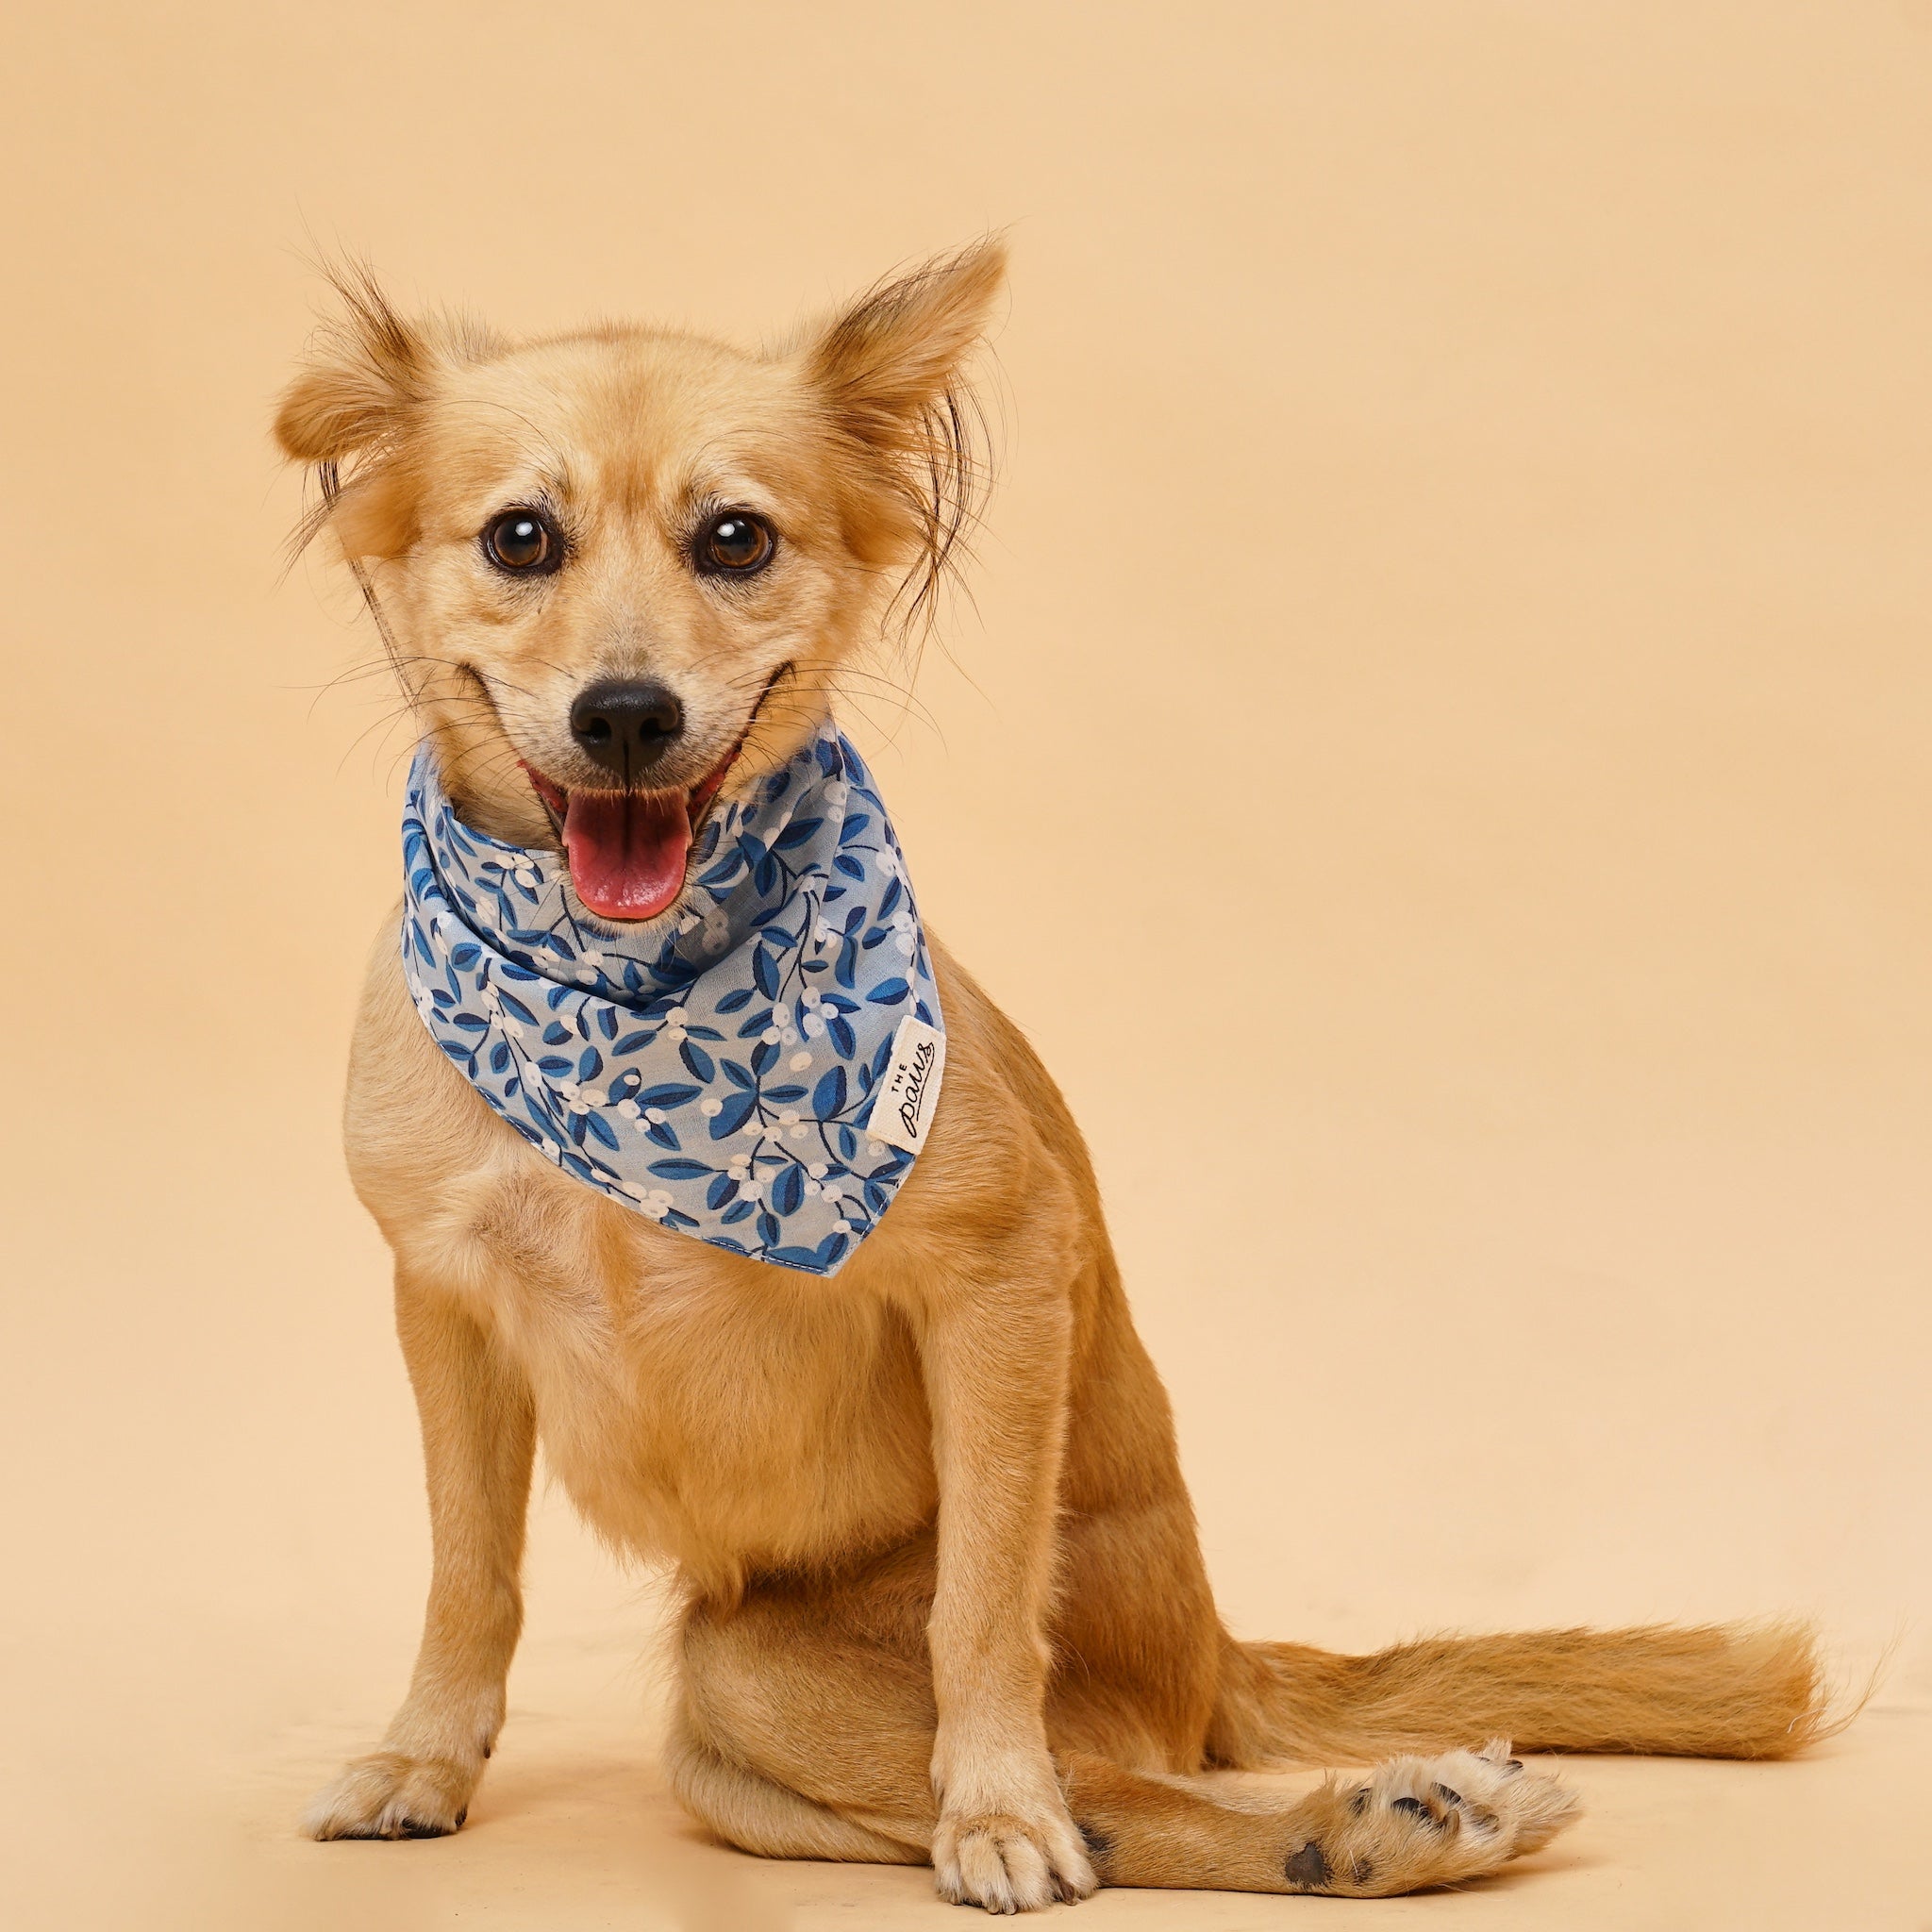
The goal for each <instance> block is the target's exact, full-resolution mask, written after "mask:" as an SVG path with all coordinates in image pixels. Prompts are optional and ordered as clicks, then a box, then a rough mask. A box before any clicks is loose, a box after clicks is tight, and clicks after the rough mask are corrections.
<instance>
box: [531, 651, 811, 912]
mask: <svg viewBox="0 0 1932 1932" xmlns="http://www.w3.org/2000/svg"><path fill="white" fill-rule="evenodd" d="M786 668H788V667H784V666H781V667H780V669H779V671H778V672H776V673H774V675H773V677H772V682H771V684H767V685H766V687H765V689H764V691H763V692H762V693H761V694H760V696H759V698H758V703H757V704H756V705H754V706H753V707H752V712H751V716H750V717H748V718H747V719H746V720H745V721H744V729H743V730H742V731H741V732H740V733H739V734H738V739H737V741H736V742H735V743H734V744H733V745H732V747H731V749H730V750H729V751H727V752H726V753H725V754H724V757H723V758H720V759H719V760H718V762H717V763H716V764H715V765H713V766H712V767H711V769H710V770H709V771H708V772H707V773H706V774H705V775H704V776H703V777H702V778H700V779H699V780H698V782H697V783H696V784H695V785H693V786H691V787H690V788H689V789H688V790H685V791H565V790H564V789H563V787H562V786H560V785H557V784H554V783H553V782H552V781H551V780H550V779H548V778H546V777H545V776H544V775H543V774H542V773H541V772H540V771H538V770H537V769H536V767H535V766H534V765H531V764H529V763H527V762H525V761H524V760H521V759H520V760H519V762H520V763H522V764H523V766H524V773H525V776H527V777H528V779H529V781H530V784H531V786H532V787H533V788H534V789H535V791H536V793H537V796H538V797H539V798H541V800H542V801H543V803H544V804H545V805H546V806H547V807H548V808H549V809H550V815H551V817H552V818H553V819H555V820H556V821H557V827H558V832H559V833H560V834H561V836H562V839H563V854H564V859H565V862H566V863H567V864H568V865H569V867H570V882H571V884H572V885H573V886H575V888H576V894H577V897H578V899H579V900H581V901H582V903H583V906H584V909H585V910H586V911H588V912H591V913H592V914H594V915H595V916H596V917H597V918H599V919H613V920H640V919H656V918H657V916H658V914H659V913H660V912H663V911H666V910H667V909H668V908H670V907H672V906H674V905H675V904H676V901H677V895H678V894H679V893H680V892H681V891H684V876H685V872H686V869H687V867H688V865H689V862H690V859H691V841H692V840H693V839H694V838H696V836H697V831H698V827H699V826H700V825H702V824H704V822H705V814H706V813H707V812H708V811H709V810H710V808H711V802H712V800H713V799H715V798H716V797H717V795H718V791H719V788H720V787H721V786H723V784H724V780H725V778H726V777H727V776H728V775H729V774H730V771H731V768H732V766H733V765H735V764H736V763H737V762H738V755H739V753H740V752H741V751H742V750H743V749H744V741H745V740H746V739H747V738H749V737H750V736H751V727H752V726H753V724H756V723H757V722H758V713H759V711H760V710H762V709H763V708H764V702H765V698H766V697H768V696H769V695H770V694H771V690H772V685H773V684H775V683H776V682H777V681H778V678H779V676H781V675H783V672H784V670H785V669H786Z"/></svg>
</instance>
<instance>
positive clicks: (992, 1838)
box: [932, 1802, 1100, 1912]
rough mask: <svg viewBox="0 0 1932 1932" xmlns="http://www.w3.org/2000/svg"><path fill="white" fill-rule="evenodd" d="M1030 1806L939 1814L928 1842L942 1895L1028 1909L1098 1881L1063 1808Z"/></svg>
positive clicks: (1079, 1895)
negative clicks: (1023, 1812) (1025, 1812)
mask: <svg viewBox="0 0 1932 1932" xmlns="http://www.w3.org/2000/svg"><path fill="white" fill-rule="evenodd" d="M1029 1810H1030V1815H1026V1816H1022V1815H1020V1814H1019V1813H1018V1812H1016V1811H1006V1810H1002V1811H971V1812H966V1811H954V1810H950V1809H949V1810H946V1811H944V1812H941V1816H940V1822H939V1828H938V1830H937V1831H935V1832H934V1834H933V1840H932V1865H933V1873H934V1876H935V1878H936V1880H937V1883H938V1887H939V1894H940V1896H941V1898H942V1899H944V1900H945V1901H946V1902H947V1903H948V1904H949V1905H956V1906H965V1905H972V1906H984V1907H986V1909H987V1910H988V1911H990V1912H1032V1911H1038V1910H1039V1909H1040V1908H1041V1907H1042V1906H1050V1905H1055V1904H1058V1903H1060V1902H1062V1901H1064V1902H1065V1903H1067V1904H1072V1903H1073V1902H1074V1901H1075V1900H1077V1899H1083V1898H1085V1897H1086V1896H1087V1895H1088V1893H1089V1892H1091V1891H1092V1890H1095V1889H1096V1887H1097V1886H1098V1885H1099V1883H1100V1881H1099V1880H1098V1879H1097V1878H1096V1877H1095V1876H1094V1875H1093V1867H1092V1865H1091V1863H1090V1862H1089V1861H1088V1857H1087V1851H1086V1847H1085V1846H1084V1845H1083V1844H1082V1843H1081V1840H1080V1833H1079V1831H1078V1829H1077V1828H1076V1827H1075V1825H1074V1821H1073V1819H1072V1818H1070V1817H1069V1816H1068V1815H1067V1808H1066V1807H1065V1805H1063V1804H1059V1803H1057V1802H1056V1803H1052V1804H1037V1805H1035V1806H1033V1807H1029Z"/></svg>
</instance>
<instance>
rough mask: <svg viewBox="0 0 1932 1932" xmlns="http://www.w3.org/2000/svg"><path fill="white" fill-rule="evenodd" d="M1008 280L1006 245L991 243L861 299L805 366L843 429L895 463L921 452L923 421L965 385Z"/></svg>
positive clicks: (818, 344)
mask: <svg viewBox="0 0 1932 1932" xmlns="http://www.w3.org/2000/svg"><path fill="white" fill-rule="evenodd" d="M1006 275H1007V249H1006V243H1005V242H1002V241H1001V240H1000V239H999V238H998V237H997V236H990V237H988V239H987V240H985V241H983V242H974V244H973V245H972V246H971V247H969V248H962V249H960V250H959V252H958V254H956V255H943V256H940V257H937V258H935V259H933V260H931V261H928V262H924V263H923V264H921V266H920V267H918V268H916V269H913V270H912V271H911V272H910V273H908V274H907V275H898V276H895V277H894V278H893V279H892V280H891V281H889V282H884V283H882V284H881V285H880V286H879V287H877V288H876V289H874V290H872V291H870V292H869V293H867V294H865V295H862V296H860V297H859V299H858V301H857V302H855V303H854V304H853V305H852V307H851V308H848V309H846V311H845V312H844V313H843V314H842V315H841V316H840V317H839V318H838V319H837V321H835V322H834V323H833V324H832V325H831V326H830V327H829V328H827V329H826V330H825V331H824V333H823V334H822V335H821V336H819V338H818V339H817V340H816V341H814V342H813V343H812V344H811V347H810V350H809V352H808V358H807V369H808V374H809V375H810V378H811V381H812V383H813V386H814V387H815V388H816V389H817V390H818V391H819V392H820V393H821V394H822V395H823V396H824V399H825V401H826V402H827V403H828V404H829V405H830V406H831V410H832V414H833V417H834V419H835V420H836V422H837V423H838V425H839V426H840V428H841V429H842V430H844V432H845V433H846V434H847V435H848V436H850V437H852V438H854V439H855V440H856V441H858V442H861V443H864V444H867V445H869V446H870V447H872V448H874V449H875V450H877V451H878V452H879V453H880V454H881V455H885V456H889V457H897V456H901V455H905V454H907V453H908V451H909V450H910V449H912V448H913V447H915V446H917V445H919V444H921V443H923V442H924V429H923V425H924V418H925V416H926V413H927V412H928V411H929V410H930V409H932V408H935V407H937V406H938V405H940V404H941V402H942V401H943V400H944V398H945V396H946V394H947V391H949V390H950V389H951V388H952V387H953V385H954V384H955V383H956V382H957V381H958V377H959V373H960V369H961V366H962V365H963V364H964V362H965V361H966V358H967V357H968V356H970V355H971V354H972V352H973V348H974V344H975V343H976V342H977V341H979V339H980V337H981V336H982V335H984V334H985V332H986V325H987V324H988V322H989V321H990V320H991V316H992V309H993V304H994V302H995V301H996V300H997V299H998V297H999V292H1000V289H1001V287H1002V285H1003V284H1004V283H1005V281H1006Z"/></svg>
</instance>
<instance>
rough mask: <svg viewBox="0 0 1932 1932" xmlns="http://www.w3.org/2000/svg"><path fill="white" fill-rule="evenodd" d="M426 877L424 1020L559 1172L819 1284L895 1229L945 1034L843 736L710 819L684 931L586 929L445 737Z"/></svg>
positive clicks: (429, 806) (406, 818)
mask: <svg viewBox="0 0 1932 1932" xmlns="http://www.w3.org/2000/svg"><path fill="white" fill-rule="evenodd" d="M403 866H404V872H405V874H406V876H407V888H406V896H405V900H404V907H403V926H402V952H403V971H404V974H405V975H406V977H407V979H408V987H409V993H410V996H411V998H412V999H413V1000H414V1001H415V1004H416V1010H417V1011H418V1012H419V1013H420V1014H421V1015H422V1016H423V1023H424V1024H425V1025H426V1026H427V1027H428V1029H429V1031H430V1033H431V1035H432V1036H433V1037H434V1039H435V1041H436V1043H437V1044H438V1045H439V1046H440V1047H441V1049H442V1050H443V1052H444V1053H446V1054H447V1055H448V1056H449V1057H450V1059H451V1060H452V1062H453V1063H454V1064H455V1065H456V1066H458V1067H459V1068H460V1069H461V1070H462V1072H463V1074H465V1075H466V1076H467V1078H468V1079H469V1081H470V1083H471V1084H472V1085H473V1086H474V1087H475V1089H476V1091H477V1092H479V1093H480V1094H481V1095H482V1096H483V1098H484V1099H485V1100H486V1101H488V1102H489V1103H490V1105H491V1107H492V1108H495V1109H496V1111H497V1112H498V1113H499V1114H501V1115H502V1116H503V1118H504V1119H505V1120H506V1121H508V1123H509V1124H510V1125H511V1126H512V1127H514V1128H515V1129H516V1131H517V1132H518V1133H520V1134H521V1135H522V1136H523V1137H524V1139H525V1141H529V1143H530V1144H531V1145H532V1146H533V1147H535V1148H537V1149H538V1150H539V1152H541V1154H543V1155H544V1156H545V1157H546V1158H549V1159H551V1160H554V1161H555V1162H556V1163H557V1164H558V1166H559V1167H561V1168H563V1169H564V1170H565V1171H566V1172H567V1173H569V1174H575V1176H576V1177H577V1179H579V1180H581V1181H586V1182H588V1183H589V1184H590V1185H591V1187H593V1188H601V1189H602V1190H603V1191H604V1192H606V1193H607V1194H609V1195H611V1196H612V1197H613V1198H614V1199H616V1200H619V1201H622V1202H624V1203H625V1206H626V1207H629V1208H634V1209H636V1210H637V1212H639V1213H640V1214H645V1215H648V1216H649V1217H650V1218H651V1219H652V1220H653V1221H655V1222H658V1224H660V1225H662V1226H664V1227H674V1228H676V1229H678V1230H680V1231H681V1232H683V1233H685V1234H689V1235H691V1236H694V1237H695V1238H696V1239H697V1240H699V1241H708V1242H709V1243H710V1244H711V1245H712V1246H713V1247H719V1248H728V1249H730V1250H731V1251H732V1252H733V1253H734V1254H740V1255H749V1256H752V1257H755V1258H756V1259H758V1260H760V1261H770V1262H773V1263H774V1264H776V1265H777V1266H779V1267H783V1268H796V1269H802V1270H804V1271H805V1272H806V1273H807V1274H836V1273H837V1272H838V1270H839V1268H840V1266H841V1263H843V1262H844V1261H845V1260H846V1259H847V1258H848V1257H850V1256H851V1254H852V1251H853V1250H854V1248H856V1247H857V1246H858V1243H859V1242H860V1241H863V1240H864V1239H865V1237H866V1236H867V1235H868V1234H869V1233H870V1232H871V1231H872V1230H873V1228H874V1227H875V1226H877V1224H878V1221H879V1217H880V1216H881V1215H882V1214H884V1213H885V1211H886V1209H887V1208H889V1207H891V1203H892V1197H893V1195H894V1194H895V1193H896V1192H897V1191H898V1190H899V1188H900V1186H901V1184H902V1183H903V1182H904V1181H905V1178H906V1176H907V1175H908V1174H909V1173H910V1172H911V1170H912V1164H913V1161H914V1158H916V1157H917V1155H918V1153H919V1150H920V1148H921V1146H922V1145H923V1144H924V1140H925V1134H926V1130H927V1128H928V1127H929V1126H930V1124H931V1121H932V1115H933V1110H934V1107H935V1105H936V1103H937V1101H938V1097H939V1089H940V1081H941V1077H942V1075H943V1072H944V1065H945V1034H944V1026H943V1022H942V1021H941V1015H940V1002H939V991H938V989H937V988H936V987H935V985H934V983H933V976H932V966H931V962H930V960H929V959H928V958H927V955H926V946H925V935H924V930H923V928H922V927H921V925H920V923H919V913H918V909H917V908H915V906H914V905H913V901H912V888H911V884H910V882H909V880H908V878H907V875H906V864H905V860H904V858H902V857H901V856H900V852H899V841H898V840H897V839H896V838H895V837H894V836H893V832H892V825H891V820H890V819H889V818H888V817H887V816H886V808H885V807H884V806H883V805H882V804H881V803H880V802H879V797H878V793H877V791H875V790H874V786H873V780H872V775H871V774H870V773H869V772H868V771H867V770H866V768H865V764H864V762H863V760H862V759H861V758H859V756H858V752H857V750H856V749H854V747H853V745H852V744H851V742H850V741H848V740H847V739H846V738H845V737H844V736H843V735H842V734H841V733H840V732H839V731H838V730H837V728H836V727H835V726H834V725H833V724H831V723H830V722H829V721H827V723H826V724H824V725H823V726H822V727H821V729H820V731H819V734H818V736H817V737H816V738H814V739H813V741H811V742H810V743H809V744H808V745H807V746H806V748H805V749H804V750H803V751H802V752H800V753H799V755H798V756H797V757H796V758H793V759H792V760H791V763H790V764H788V765H787V766H785V767H784V769H783V770H782V771H779V772H776V773H774V774H773V775H772V776H771V777H769V778H767V779H765V780H763V781H762V782H761V783H760V784H759V785H758V788H757V790H756V791H754V792H753V794H752V795H751V796H750V797H749V798H748V799H744V800H741V801H739V802H736V803H733V804H731V805H728V806H721V807H719V808H716V809H714V810H713V812H712V814H711V815H710V817H709V818H708V819H707V820H706V822H705V824H703V825H702V826H701V827H700V828H699V831H698V834H697V837H696V840H695V841H693V845H692V878H693V883H692V886H691V889H690V891H688V892H687V893H686V896H685V898H684V900H683V901H682V902H681V904H682V907H683V910H682V913H681V915H680V916H678V917H677V918H676V919H675V924H667V921H663V920H660V921H653V922H651V923H650V924H649V925H648V926H640V927H639V928H637V930H636V931H635V932H622V931H617V930H612V929H605V928H602V927H598V926H595V925H591V924H581V923H579V921H578V920H577V919H576V918H575V916H574V915H573V914H572V912H571V910H570V908H569V905H568V902H567V901H566V899H565V897H564V892H563V882H564V879H565V877H566V876H567V874H566V872H565V868H564V863H563V859H562V858H561V855H559V854H556V853H551V852H543V851H526V850H525V849H524V848H523V847H521V846H516V845H506V844H503V843H500V842H499V841H496V840H494V839H490V838H486V837H484V836H483V835H482V834H481V833H479V832H475V831H472V830H471V829H470V828H469V827H468V826H467V825H465V824H462V823H461V821H460V820H458V817H457V815H456V812H455V811H454V809H453V808H451V805H450V802H449V799H448V798H447V796H446V795H445V794H444V792H443V790H442V786H441V781H440V779H439V777H438V775H437V771H436V766H435V762H434V760H433V759H432V758H431V757H430V753H429V748H428V746H427V745H425V746H424V747H422V749H420V750H419V751H418V753H417V755H416V761H415V764H414V766H413V767H412V768H411V771H410V774H409V788H408V799H407V801H406V803H405V806H404V810H403Z"/></svg>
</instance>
